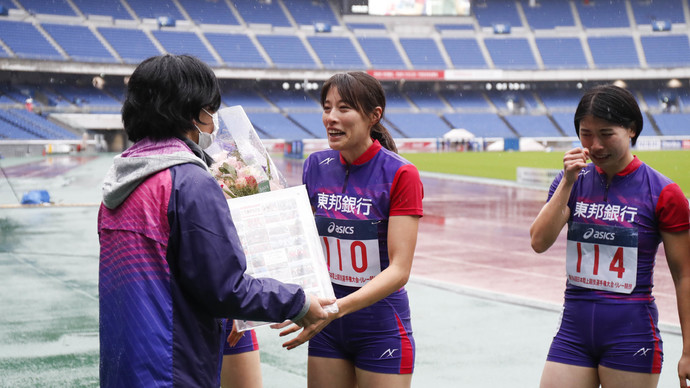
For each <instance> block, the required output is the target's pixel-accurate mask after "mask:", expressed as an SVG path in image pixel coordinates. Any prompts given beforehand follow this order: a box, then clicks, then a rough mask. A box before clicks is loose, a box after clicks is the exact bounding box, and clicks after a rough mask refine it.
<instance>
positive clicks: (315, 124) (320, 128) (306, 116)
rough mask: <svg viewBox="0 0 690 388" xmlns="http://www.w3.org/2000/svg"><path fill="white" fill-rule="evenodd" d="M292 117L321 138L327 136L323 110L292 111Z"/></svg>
mask: <svg viewBox="0 0 690 388" xmlns="http://www.w3.org/2000/svg"><path fill="white" fill-rule="evenodd" d="M290 118H291V119H293V120H294V121H296V122H297V123H298V124H299V125H301V126H302V127H304V128H306V129H307V130H308V131H309V132H311V133H313V134H314V135H316V137H318V138H320V139H325V138H326V128H325V127H324V125H323V119H322V115H321V111H318V112H313V113H290Z"/></svg>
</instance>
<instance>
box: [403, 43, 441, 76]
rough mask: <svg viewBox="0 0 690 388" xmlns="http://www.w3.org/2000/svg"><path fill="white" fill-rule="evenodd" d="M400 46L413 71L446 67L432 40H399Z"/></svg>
mask: <svg viewBox="0 0 690 388" xmlns="http://www.w3.org/2000/svg"><path fill="white" fill-rule="evenodd" d="M400 44H401V45H402V47H403V48H404V49H405V52H406V53H407V57H408V58H409V59H410V62H411V63H412V66H413V67H414V68H415V69H445V68H446V67H447V66H446V63H445V61H444V60H443V57H442V56H441V53H440V52H439V50H438V46H437V45H436V42H435V41H434V40H433V39H430V38H400Z"/></svg>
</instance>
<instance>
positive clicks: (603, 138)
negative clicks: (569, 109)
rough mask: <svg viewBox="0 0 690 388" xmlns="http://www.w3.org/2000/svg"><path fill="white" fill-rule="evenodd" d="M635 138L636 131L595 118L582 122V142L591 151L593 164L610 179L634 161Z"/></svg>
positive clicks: (584, 118)
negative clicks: (632, 144) (632, 141)
mask: <svg viewBox="0 0 690 388" xmlns="http://www.w3.org/2000/svg"><path fill="white" fill-rule="evenodd" d="M634 136H635V131H634V130H632V129H630V128H625V127H622V126H620V125H618V124H613V123H610V122H608V121H606V120H602V119H600V118H597V117H594V116H585V117H583V118H582V120H580V142H581V143H582V146H583V147H585V148H587V149H588V150H589V158H590V159H591V160H592V162H593V163H594V164H595V165H596V166H598V167H599V168H601V169H602V170H604V171H605V172H606V175H608V176H609V178H610V177H612V176H613V175H615V174H617V173H619V172H620V171H622V170H623V169H624V168H625V167H626V166H627V165H628V164H629V163H630V162H631V161H632V159H633V156H632V153H631V152H630V139H632V138H633V137H634Z"/></svg>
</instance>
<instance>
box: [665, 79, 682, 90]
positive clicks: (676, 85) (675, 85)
mask: <svg viewBox="0 0 690 388" xmlns="http://www.w3.org/2000/svg"><path fill="white" fill-rule="evenodd" d="M666 86H668V87H669V88H671V89H677V88H681V87H683V83H682V82H680V80H678V78H673V79H670V80H669V81H668V83H667V84H666Z"/></svg>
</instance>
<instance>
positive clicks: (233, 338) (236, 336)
mask: <svg viewBox="0 0 690 388" xmlns="http://www.w3.org/2000/svg"><path fill="white" fill-rule="evenodd" d="M230 323H231V322H228V324H230ZM243 336H244V332H243V331H237V325H235V324H234V322H233V325H232V331H231V332H230V335H228V339H227V341H228V345H230V346H231V347H234V346H235V345H237V343H238V342H239V341H240V338H242V337H243Z"/></svg>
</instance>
